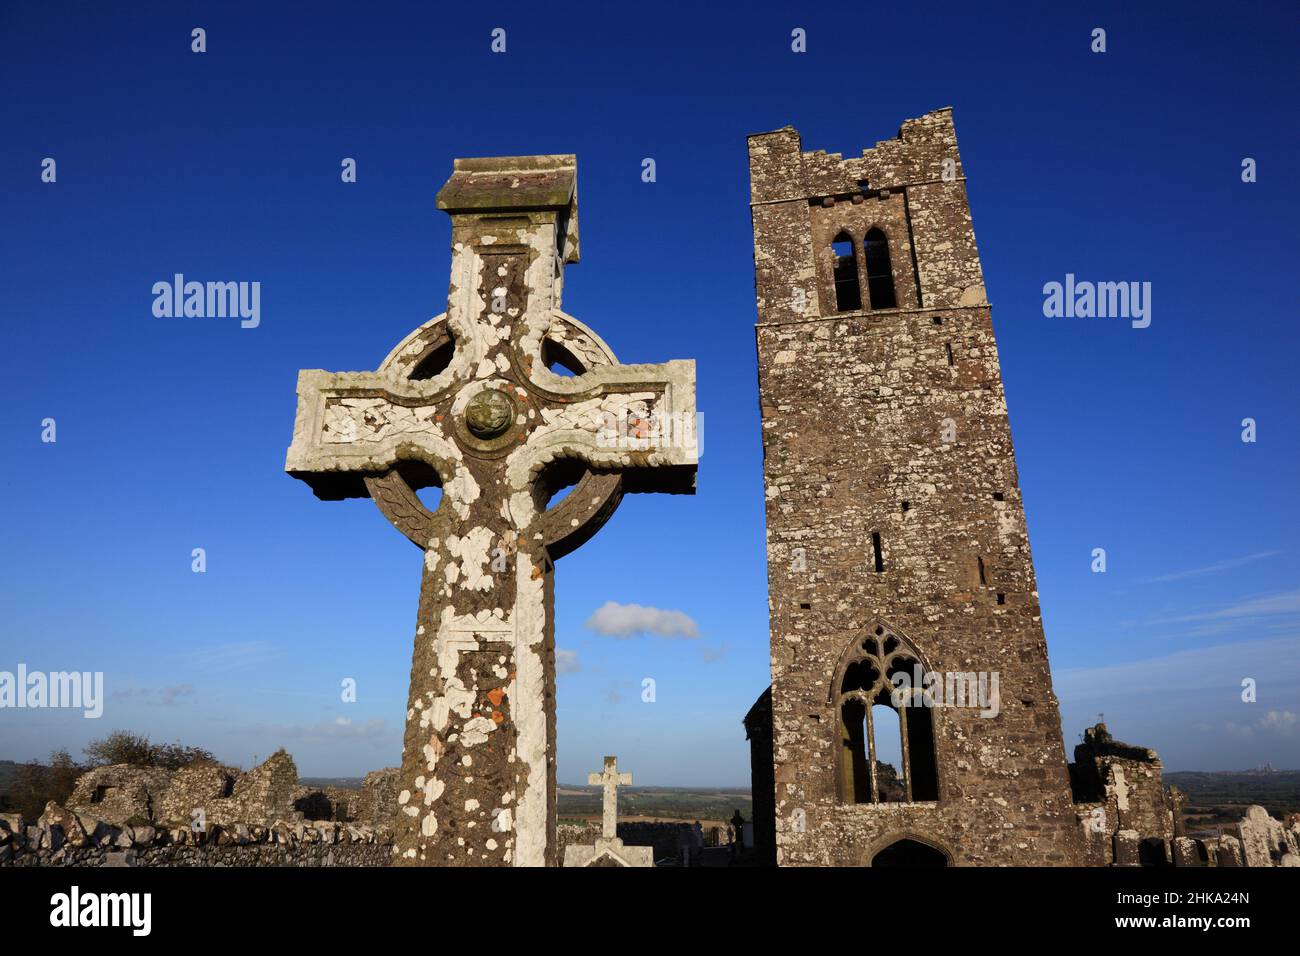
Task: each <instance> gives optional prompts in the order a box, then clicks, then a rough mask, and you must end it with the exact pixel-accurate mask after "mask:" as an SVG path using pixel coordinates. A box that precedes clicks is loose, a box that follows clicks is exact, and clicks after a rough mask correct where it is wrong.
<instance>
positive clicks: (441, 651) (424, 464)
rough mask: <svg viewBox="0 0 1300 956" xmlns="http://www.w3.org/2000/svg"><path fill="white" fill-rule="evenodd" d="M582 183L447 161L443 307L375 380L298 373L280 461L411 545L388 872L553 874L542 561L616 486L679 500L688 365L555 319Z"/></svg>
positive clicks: (515, 168) (690, 486) (545, 161)
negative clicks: (416, 594) (410, 638)
mask: <svg viewBox="0 0 1300 956" xmlns="http://www.w3.org/2000/svg"><path fill="white" fill-rule="evenodd" d="M576 175H577V171H576V163H575V160H574V157H572V156H526V157H508V158H498V159H458V160H456V163H455V167H454V171H453V173H452V176H451V179H450V180H448V182H447V184H446V185H445V186H444V187H443V188H442V190H441V191H440V192H439V193H438V200H437V201H438V206H439V208H441V209H443V210H445V211H446V212H447V213H448V214H449V215H450V216H451V220H452V262H451V284H450V291H449V294H448V298H447V311H446V312H445V313H444V314H442V315H439V316H437V317H435V318H434V319H432V320H430V321H429V322H427V323H425V324H424V325H423V326H421V327H420V328H418V329H416V330H415V331H414V332H412V333H411V334H410V335H408V336H407V337H406V338H405V339H404V340H403V341H402V342H400V343H399V344H398V345H397V347H396V348H394V349H393V350H392V352H390V353H389V355H388V357H387V358H386V359H385V360H384V361H383V362H382V363H381V364H380V366H379V369H378V370H377V371H374V372H336V373H328V372H324V371H320V370H304V371H302V372H300V373H299V376H298V413H297V419H296V421H295V423H294V434H293V444H292V445H291V446H290V448H289V453H288V459H287V462H286V465H285V468H286V470H287V471H288V472H289V473H290V474H291V475H293V476H294V477H296V478H300V479H302V480H303V481H305V482H307V483H308V484H309V485H310V486H311V488H312V490H313V491H314V492H315V493H316V495H317V496H318V497H320V498H323V499H339V498H348V497H370V498H372V499H374V502H375V504H376V505H377V506H378V507H379V509H380V511H381V512H382V513H383V514H384V516H385V517H386V518H387V519H388V520H389V521H390V522H392V524H393V525H394V526H395V527H396V528H397V529H398V530H399V531H401V532H402V533H403V534H404V535H406V537H408V538H409V539H410V540H411V541H413V542H414V543H415V544H416V545H417V546H418V547H420V548H422V549H423V550H424V572H423V577H422V580H421V585H420V602H419V611H418V617H417V622H416V631H415V652H414V655H413V660H412V665H411V685H410V697H409V701H408V707H407V712H406V729H405V736H404V743H403V754H402V767H401V777H400V784H399V789H400V793H399V797H398V802H399V804H400V807H399V812H398V816H397V820H396V821H395V833H394V836H395V849H394V853H395V862H398V863H403V864H410V865H427V866H438V865H443V866H446V865H467V866H484V865H507V866H508V865H514V866H535V865H554V863H555V646H554V633H553V628H554V621H553V615H552V606H553V583H552V577H553V575H552V569H553V563H554V561H555V560H556V559H558V558H559V557H561V556H563V555H565V554H567V553H568V552H570V551H572V550H573V549H575V548H577V547H578V546H580V545H581V544H582V543H583V542H585V541H586V540H587V539H588V538H590V537H591V536H592V535H593V534H595V532H596V531H597V530H599V528H600V526H601V525H602V524H604V522H605V521H606V520H608V519H609V517H610V515H611V514H612V513H613V511H614V509H615V508H616V507H617V506H618V504H619V501H620V500H621V499H622V496H623V494H624V493H626V492H630V491H668V492H684V493H690V492H692V491H693V490H694V482H695V467H696V463H697V459H698V454H697V443H696V438H695V363H694V362H692V361H672V362H666V363H664V364H662V365H620V364H618V362H617V360H616V359H615V357H614V353H613V352H612V351H611V350H610V348H609V347H608V346H607V345H606V344H605V343H604V342H603V341H601V339H600V338H599V336H597V335H596V333H594V332H592V331H591V330H590V329H589V328H587V327H586V326H585V325H583V324H582V323H581V322H579V321H578V320H577V319H574V318H573V317H571V316H569V315H566V314H565V313H564V312H562V311H561V310H560V297H561V292H562V290H563V276H564V266H565V264H566V263H569V262H576V261H577V259H578V219H577V191H576ZM570 485H572V486H573V489H572V491H571V492H570V493H569V494H568V495H567V496H565V497H564V498H563V499H562V500H559V501H558V502H557V503H556V504H554V506H551V505H550V501H551V498H552V497H553V496H554V495H555V494H556V493H557V492H558V491H560V490H561V489H563V488H565V487H567V486H570ZM430 486H439V487H441V489H442V497H441V500H440V502H439V503H438V505H437V507H436V508H434V509H433V510H432V511H431V510H430V509H429V508H427V507H425V505H424V503H423V502H422V501H421V499H420V497H418V496H417V494H416V492H417V491H418V490H420V489H421V488H424V487H430ZM351 574H353V575H354V576H355V577H354V580H357V581H361V580H364V575H365V567H364V564H363V563H361V562H359V563H358V565H357V567H356V568H355V570H354V571H352V572H351Z"/></svg>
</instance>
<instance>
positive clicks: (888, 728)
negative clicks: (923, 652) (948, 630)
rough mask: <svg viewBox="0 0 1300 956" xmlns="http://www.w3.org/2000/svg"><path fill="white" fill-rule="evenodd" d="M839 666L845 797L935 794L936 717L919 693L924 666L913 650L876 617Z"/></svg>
mask: <svg viewBox="0 0 1300 956" xmlns="http://www.w3.org/2000/svg"><path fill="white" fill-rule="evenodd" d="M899 673H903V674H906V675H907V678H908V683H907V684H906V685H899V686H896V685H895V683H894V675H895V674H899ZM837 674H838V676H837V678H836V679H837V682H838V683H837V686H836V688H835V695H834V700H835V707H836V715H837V723H838V725H839V738H840V752H839V761H838V766H839V790H840V800H841V802H843V803H902V802H912V801H919V800H938V799H939V778H938V771H937V767H936V763H935V753H934V723H933V719H932V714H931V708H929V707H927V706H925V704H924V698H923V696H922V693H921V691H922V684H921V677H922V676H923V674H924V670H923V668H922V665H921V658H920V655H919V654H917V653H916V650H915V649H914V648H913V647H912V646H911V644H909V643H908V642H907V641H906V640H905V639H903V638H902V637H899V636H898V635H897V634H894V633H893V632H892V631H890V630H889V629H888V628H886V627H884V626H883V625H877V626H876V627H874V628H873V629H872V630H871V631H870V632H869V633H868V634H867V635H866V636H865V637H858V638H855V640H854V642H853V644H851V645H850V646H849V648H848V649H847V650H846V651H845V653H844V656H843V657H842V658H841V662H840V667H839V670H838V672H837ZM900 687H901V689H900Z"/></svg>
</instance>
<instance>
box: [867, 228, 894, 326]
mask: <svg viewBox="0 0 1300 956" xmlns="http://www.w3.org/2000/svg"><path fill="white" fill-rule="evenodd" d="M862 249H863V252H864V253H865V254H866V259H867V295H868V296H870V298H871V308H873V309H894V308H897V307H898V299H897V297H895V295H894V271H893V268H892V267H891V266H890V264H889V240H888V239H886V238H885V234H884V232H883V231H881V230H880V229H872V230H871V231H870V232H868V233H867V238H866V239H865V240H864V241H863V243H862Z"/></svg>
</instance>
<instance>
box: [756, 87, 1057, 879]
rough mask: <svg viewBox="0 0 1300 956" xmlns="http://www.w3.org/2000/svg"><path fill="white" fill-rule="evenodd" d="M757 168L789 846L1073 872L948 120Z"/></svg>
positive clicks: (784, 835)
mask: <svg viewBox="0 0 1300 956" xmlns="http://www.w3.org/2000/svg"><path fill="white" fill-rule="evenodd" d="M749 163H750V180H751V208H752V213H753V224H754V267H755V272H756V288H757V298H758V329H757V338H758V358H759V388H760V394H761V403H762V427H763V449H764V466H763V468H764V483H765V487H766V495H767V547H768V586H769V594H770V598H769V600H770V612H771V653H772V688H771V705H770V707H771V709H770V714H771V717H770V721H771V724H770V730H765V729H764V728H761V727H758V726H750V727H749V729H750V736H751V739H752V740H755V741H762V740H764V738H765V736H766V734H767V733H768V732H770V734H771V737H770V739H771V741H772V743H771V751H772V759H773V763H774V777H775V795H774V796H775V808H774V811H775V812H774V816H775V837H776V839H775V844H776V854H777V857H778V860H779V862H780V863H781V864H783V865H818V864H820V865H825V864H840V865H867V864H875V865H886V864H890V863H934V864H939V865H942V864H945V863H946V864H976V865H978V864H985V865H988V864H1015V865H1042V864H1073V863H1077V862H1078V861H1079V853H1080V849H1079V846H1080V844H1079V840H1080V837H1079V832H1078V824H1077V819H1076V816H1075V813H1074V810H1073V807H1072V805H1071V795H1070V784H1069V779H1068V775H1067V771H1066V759H1065V751H1064V747H1063V745H1062V740H1061V728H1060V717H1059V714H1058V709H1057V701H1056V697H1055V695H1054V694H1053V692H1052V682H1051V676H1050V674H1049V672H1048V663H1047V646H1046V643H1045V641H1044V637H1043V627H1042V621H1041V618H1040V616H1039V606H1038V594H1037V591H1036V584H1035V581H1034V570H1033V564H1032V562H1031V560H1030V554H1029V541H1028V537H1027V534H1026V529H1025V516H1024V508H1023V505H1022V502H1021V497H1020V488H1019V484H1018V479H1017V475H1016V465H1015V459H1014V455H1013V452H1012V447H1011V432H1010V427H1009V424H1008V419H1007V408H1006V402H1005V399H1004V396H1003V391H1002V378H1001V372H1000V370H999V366H998V357H997V348H996V345H995V342H994V338H993V326H992V323H991V321H990V316H989V304H988V302H987V300H986V298H985V293H984V279H983V276H982V273H981V271H980V261H979V253H978V251H977V250H976V247H975V236H974V232H973V230H972V227H971V217H970V211H969V208H968V205H967V200H966V188H965V177H964V174H963V170H962V165H961V158H960V156H959V155H958V152H957V139H956V134H955V132H954V129H953V124H952V114H951V111H950V110H948V109H943V110H938V111H936V112H933V113H929V114H927V115H925V116H923V117H921V118H919V119H914V120H909V121H907V122H906V123H904V124H903V127H902V130H901V131H900V133H899V136H898V138H897V139H893V140H889V141H887V142H883V143H879V144H877V146H876V147H875V148H874V149H868V150H865V151H864V152H863V153H862V155H861V156H859V157H851V158H848V159H842V158H841V157H840V156H839V155H838V154H827V153H824V152H808V153H806V152H803V149H802V144H801V141H800V137H799V134H798V132H797V131H795V130H794V129H792V128H790V127H786V128H784V129H780V130H777V131H775V132H771V133H761V134H758V135H754V136H752V137H750V139H749ZM899 674H904V675H906V677H907V679H908V681H909V683H903V682H902V681H901V680H900V679H898V678H897V675H899ZM909 688H910V690H909ZM927 694H928V700H929V701H932V702H937V703H939V704H946V705H947V706H935V707H932V706H925V704H926V703H927V697H926V695H927ZM760 703H762V702H760ZM766 713H767V711H766V709H765V707H763V706H760V707H756V708H755V710H754V711H752V712H751V715H750V718H749V719H747V725H748V724H750V723H757V722H760V721H761V720H766V719H767V718H766V716H765V715H766ZM757 749H758V748H757V747H756V750H757ZM755 776H756V779H758V778H759V777H760V774H759V773H758V772H757V770H756V774H755ZM766 789H771V785H770V784H769V785H768V788H766ZM769 796H770V795H769V794H767V793H760V792H759V789H758V788H757V787H756V790H755V804H756V808H755V814H756V817H758V818H761V817H762V812H761V807H760V806H759V804H760V802H761V801H762V800H763V799H764V798H765V797H769Z"/></svg>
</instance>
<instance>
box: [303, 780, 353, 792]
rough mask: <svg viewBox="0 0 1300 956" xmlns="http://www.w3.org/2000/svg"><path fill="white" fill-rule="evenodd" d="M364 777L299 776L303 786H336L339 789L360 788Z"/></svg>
mask: <svg viewBox="0 0 1300 956" xmlns="http://www.w3.org/2000/svg"><path fill="white" fill-rule="evenodd" d="M364 781H365V778H364V777H299V778H298V782H299V783H300V784H302V785H303V786H304V787H338V788H339V789H340V790H360V789H361V784H362V783H363V782H364Z"/></svg>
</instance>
